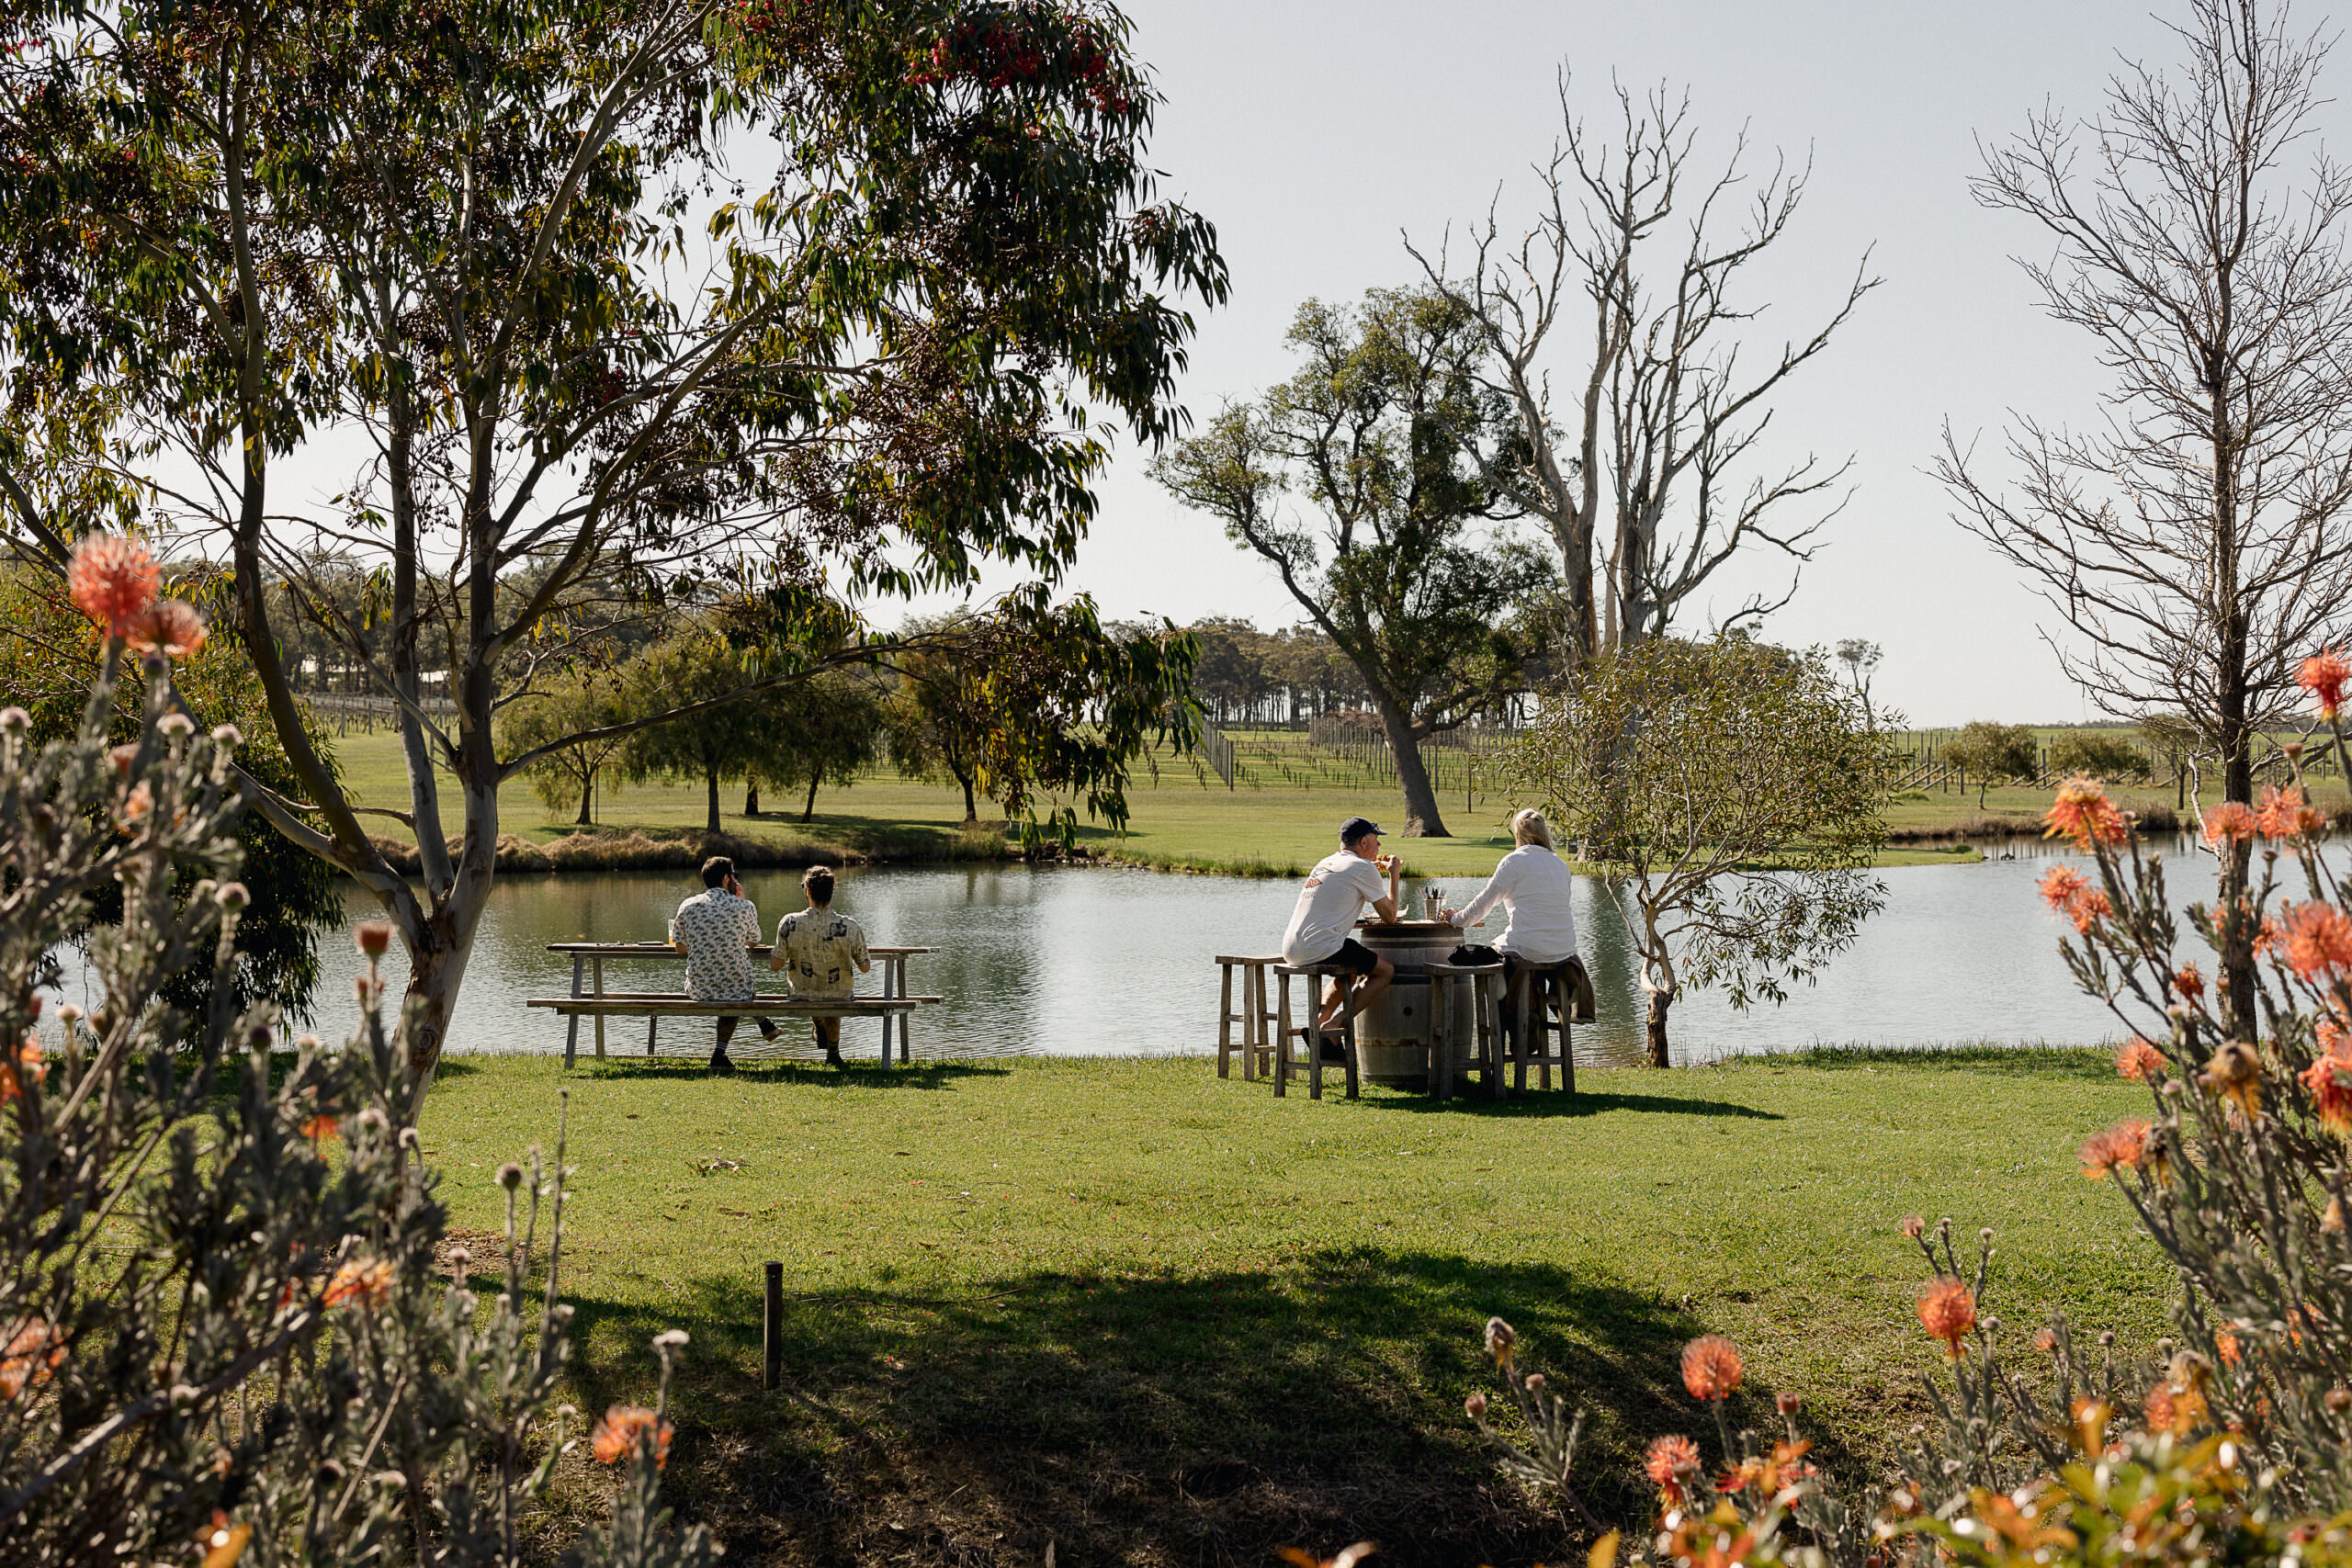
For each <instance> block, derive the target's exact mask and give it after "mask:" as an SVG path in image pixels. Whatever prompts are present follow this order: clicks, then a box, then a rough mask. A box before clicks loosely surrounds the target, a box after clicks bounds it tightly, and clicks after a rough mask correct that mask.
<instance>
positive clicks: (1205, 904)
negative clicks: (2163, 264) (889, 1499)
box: [69, 840, 2213, 1064]
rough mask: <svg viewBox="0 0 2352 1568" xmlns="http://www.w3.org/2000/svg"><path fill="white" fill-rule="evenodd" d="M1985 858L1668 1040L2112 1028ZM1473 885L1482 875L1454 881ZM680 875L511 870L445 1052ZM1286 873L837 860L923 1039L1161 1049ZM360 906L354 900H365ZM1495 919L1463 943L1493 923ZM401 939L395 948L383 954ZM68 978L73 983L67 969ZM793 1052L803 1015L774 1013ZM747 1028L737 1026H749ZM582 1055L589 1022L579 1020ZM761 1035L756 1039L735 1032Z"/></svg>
mask: <svg viewBox="0 0 2352 1568" xmlns="http://www.w3.org/2000/svg"><path fill="white" fill-rule="evenodd" d="M1987 853H1988V855H1989V856H1990V857H1991V858H1988V859H1987V860H1985V861H1984V862H1982V863H1977V864H1970V865H1942V866H1918V867H1904V868H1898V869H1894V870H1889V871H1886V872H1883V873H1882V874H1881V875H1882V876H1883V878H1884V880H1885V883H1886V886H1887V894H1888V897H1887V905H1886V908H1884V909H1883V911H1881V912H1880V913H1879V914H1878V915H1877V916H1875V917H1874V918H1872V919H1871V920H1870V921H1869V922H1867V923H1866V924H1865V925H1864V927H1863V928H1862V931H1861V933H1860V936H1859V938H1858V939H1857V940H1856V942H1855V943H1854V945H1853V947H1852V948H1851V950H1849V952H1847V953H1842V954H1840V955H1838V958H1837V959H1836V960H1834V961H1833V962H1832V963H1831V964H1830V965H1829V968H1828V970H1827V972H1826V974H1825V975H1824V976H1822V978H1821V980H1820V983H1819V984H1818V985H1816V986H1812V987H1804V986H1799V987H1796V988H1795V989H1794V990H1793V992H1792V995H1791V996H1790V998H1789V1000H1788V1001H1787V1003H1786V1004H1784V1005H1782V1006H1779V1007H1774V1006H1770V1005H1769V1004H1768V1005H1762V1006H1758V1007H1757V1008H1755V1009H1753V1010H1750V1011H1748V1012H1746V1013H1740V1012H1736V1011H1734V1010H1732V1009H1731V1008H1730V1007H1729V1006H1727V1005H1726V1004H1725V1003H1724V1000H1723V998H1721V997H1720V996H1717V995H1713V994H1705V993H1701V994H1694V995H1690V996H1687V997H1686V998H1684V1000H1683V1001H1682V1002H1680V1003H1679V1005H1678V1006H1677V1007H1676V1009H1675V1011H1674V1015H1673V1020H1672V1035H1673V1038H1674V1042H1675V1046H1676V1053H1677V1055H1678V1056H1679V1057H1681V1058H1682V1059H1684V1060H1688V1061H1694V1062H1695V1061H1705V1060H1710V1059H1713V1058H1715V1057H1718V1056H1723V1055H1736V1054H1742V1053H1753V1052H1762V1051H1772V1050H1787V1049H1792V1048H1797V1047H1802V1046H1805V1045H1808V1044H1814V1043H1830V1044H1846V1043H1869V1044H1888V1045H1922V1044H1935V1043H1973V1042H1992V1043H2013V1044H2014V1043H2038V1042H2051V1043H2102V1042H2109V1041H2113V1040H2115V1039H2118V1038H2120V1035H2121V1033H2122V1031H2120V1030H2119V1029H2118V1027H2117V1026H2116V1023H2115V1021H2114V1020H2113V1019H2112V1018H2110V1017H2109V1016H2108V1014H2107V1013H2106V1012H2105V1011H2104V1010H2102V1009H2101V1008H2099V1007H2098V1006H2097V1005H2095V1004H2094V1003H2093V1002H2092V1001H2091V1000H2090V999H2089V998H2086V997H2085V996H2083V995H2082V994H2081V993H2080V992H2079V991H2078V990H2076V989H2075V984H2074V981H2073V979H2072V977H2071V976H2069V975H2068V974H2067V972H2066V968H2065V965H2064V963H2063V962H2062V961H2061V959H2060V957H2059V954H2058V938H2059V937H2060V935H2061V934H2062V933H2063V931H2064V925H2063V922H2061V921H2060V920H2059V919H2057V918H2056V917H2054V916H2052V914H2050V913H2049V912H2048V911H2047V910H2046V909H2045V908H2043V907H2042V905H2041V900H2040V898H2039V897H2037V896H2036V893H2035V889H2034V884H2035V882H2036V881H2037V880H2038V879H2039V878H2040V876H2041V873H2042V872H2043V871H2044V870H2046V869H2047V867H2048V865H2049V863H2050V862H2051V861H2052V859H2055V858H2061V857H2062V856H2063V855H2064V852H2062V851H2059V850H2056V849H2053V848H2052V847H2051V846H2049V845H2045V844H2043V843H2041V842H2040V841H2038V840H2018V841H2016V842H2012V843H2006V844H1995V845H1992V846H1989V848H1988V851H1987ZM2168 869H2169V870H2170V871H2171V876H2172V880H2173V882H2174V883H2175V884H2176V886H2175V887H2174V893H2175V896H2176V897H2179V898H2182V899H2184V900H2186V899H2188V898H2200V897H2210V896H2211V890H2212V886H2213V879H2212V870H2211V860H2210V859H2209V858H2207V857H2206V856H2203V855H2201V854H2196V853H2192V852H2188V850H2187V848H2186V846H2176V847H2174V848H2173V849H2172V850H2171V851H2170V852H2169V868H2168ZM745 880H746V886H745V891H746V892H747V893H748V894H749V895H750V896H751V897H752V898H753V899H754V900H755V901H757V903H758V904H759V907H760V910H761V913H762V915H763V919H764V920H765V921H766V923H767V926H768V929H770V930H773V929H774V924H775V919H776V918H777V917H778V916H780V915H781V914H783V913H784V912H785V911H786V909H789V908H797V907H799V904H800V897H799V889H798V886H797V883H798V879H797V875H796V874H793V873H789V872H774V873H759V874H752V875H751V876H749V877H747V878H746V879H745ZM1445 886H1446V888H1447V895H1448V897H1450V898H1451V899H1452V900H1453V901H1454V902H1457V903H1458V902H1465V901H1466V900H1467V897H1468V895H1469V894H1470V893H1472V892H1473V891H1475V889H1476V884H1475V883H1474V882H1472V881H1470V880H1468V879H1453V878H1450V879H1447V880H1446V882H1445ZM692 890H694V879H693V878H692V877H691V876H689V875H684V874H656V873H623V874H603V875H564V876H554V875H540V876H518V877H514V878H510V879H503V880H502V881H501V883H500V885H499V886H498V888H497V890H496V893H495V895H494V896H493V897H492V903H491V907H490V909H489V912H488V914H487V915H486V917H485V919H484V921H483V925H482V931H481V941H480V942H479V944H478V946H477V948H476V951H475V954H474V959H473V964H472V967H471V969H470V970H469V973H468V975H467V977H466V985H465V994H464V997H463V998H462V1000H461V1002H460V1004H459V1008H460V1012H459V1019H458V1025H457V1028H456V1030H455V1035H454V1039H453V1041H452V1049H453V1050H458V1051H500V1052H543V1053H544V1052H560V1051H561V1050H562V1049H563V1041H564V1026H563V1024H562V1022H561V1021H560V1020H558V1019H556V1018H555V1017H553V1016H552V1015H551V1014H549V1013H548V1012H546V1011H543V1010H530V1009H526V1007H525V1006H524V1005H523V1003H524V998H526V997H533V996H553V995H559V994H560V993H562V992H563V991H564V990H565V989H567V988H568V987H569V984H570V978H571V970H570V964H569V961H568V960H567V959H565V958H564V957H562V956H560V955H559V954H555V953H548V951H547V944H548V943H549V942H564V941H576V940H582V939H586V940H591V941H599V942H622V941H642V940H645V939H648V938H659V936H660V935H661V934H662V931H663V927H664V922H665V921H666V919H668V917H669V915H670V913H671V912H672V910H673V909H674V908H676V906H677V903H678V900H679V899H680V898H682V897H684V896H685V895H686V894H687V893H688V892H690V891H692ZM1296 894H1297V884H1296V883H1295V882H1292V881H1286V880H1271V881H1248V880H1241V879H1237V878H1227V877H1215V876H1183V875H1169V874H1160V873H1154V872H1148V871H1130V870H1106V869H1091V868H1073V867H1057V866H1042V867H1031V866H1022V865H1010V866H995V867H986V868H967V867H946V868H933V867H914V868H910V867H875V868H851V869H849V870H848V871H846V872H844V873H843V874H842V886H841V892H840V894H839V896H838V897H836V899H835V903H836V906H837V907H838V908H841V909H842V910H843V911H844V912H846V913H849V914H853V915H854V916H855V917H856V918H857V919H859V920H860V921H862V922H863V923H864V925H865V930H866V933H867V936H868V938H869V940H871V941H873V942H887V943H894V944H901V945H911V946H922V947H932V948H936V949H937V950H938V951H937V952H935V953H931V954H929V955H927V956H920V957H917V958H915V959H913V960H912V967H911V970H910V983H911V985H912V988H913V989H914V990H915V991H917V992H919V993H926V994H933V995H939V996H944V998H946V1000H945V1002H944V1004H942V1005H940V1006H938V1007H934V1008H930V1009H926V1010H924V1011H923V1012H922V1013H921V1014H920V1015H918V1018H917V1021H916V1024H915V1033H914V1041H915V1049H916V1053H917V1055H956V1056H989V1055H1171V1054H1182V1053H1195V1052H1201V1051H1205V1050H1211V1049H1214V1046H1215V1043H1216V1006H1217V970H1216V965H1215V964H1213V963H1211V962H1210V961H1211V959H1212V958H1213V957H1214V956H1215V955H1216V954H1217V953H1262V952H1268V951H1271V950H1272V949H1273V948H1274V947H1276V946H1278V945H1279V943H1280V941H1281V933H1282V930H1283V924H1284V921H1285V920H1286V919H1287V918H1288V916H1289V913H1290V908H1291V905H1292V903H1293V901H1294V900H1295V897H1296ZM351 909H352V915H353V918H354V919H360V918H363V917H364V916H365V915H366V914H368V912H369V911H368V906H367V903H366V901H365V900H364V899H362V898H360V897H357V896H356V894H355V896H354V897H353V898H352V900H351ZM1500 924H1501V921H1500V919H1499V917H1498V919H1497V922H1496V925H1495V928H1494V929H1493V930H1492V931H1487V932H1486V933H1485V934H1484V935H1483V936H1480V937H1477V938H1476V940H1482V941H1483V940H1491V938H1492V937H1493V936H1494V935H1496V934H1498V932H1499V930H1500ZM1577 930H1578V933H1579V937H1580V942H1581V946H1582V950H1583V953H1584V959H1585V962H1586V964H1588V965H1589V967H1590V969H1591V972H1592V976H1593V979H1594V982H1595V986H1596V988H1597V990H1598V992H1599V995H1600V1019H1599V1021H1598V1022H1597V1024H1596V1025H1594V1026H1592V1027H1589V1028H1587V1029H1584V1030H1581V1031H1579V1032H1578V1033H1577V1054H1578V1056H1579V1058H1580V1059H1589V1060H1591V1061H1593V1062H1595V1063H1605V1064H1634V1063H1638V1062H1640V1061H1641V1060H1642V1059H1643V1045H1642V1011H1641V1010H1642V995H1641V989H1640V985H1639V981H1638V972H1637V967H1636V965H1635V964H1634V962H1633V959H1632V956H1631V953H1630V950H1629V946H1628V942H1627V934H1626V931H1625V929H1624V926H1623V921H1622V920H1621V919H1618V918H1617V916H1616V913H1615V908H1614V906H1613V905H1612V904H1611V901H1610V899H1609V897H1608V895H1607V893H1606V891H1605V890H1604V889H1602V888H1601V887H1600V886H1598V885H1597V884H1595V883H1594V882H1592V881H1591V880H1589V879H1579V883H1578V889H1577ZM329 945H330V951H329V953H327V955H326V956H327V969H328V973H327V975H326V977H325V978H324V980H323V981H322V985H321V987H320V991H319V997H320V1003H319V1014H320V1016H319V1018H318V1020H317V1026H318V1027H319V1028H320V1030H321V1032H322V1033H331V1034H334V1033H340V1032H343V1031H345V1030H346V1029H347V1028H349V1026H350V1025H351V1023H352V1021H353V1019H354V1014H355V1010H354V1004H353V1003H352V1001H351V999H350V998H351V978H352V976H354V975H355V974H356V969H357V964H358V959H357V956H356V953H353V952H352V950H351V948H350V947H349V945H348V943H347V942H341V941H337V942H332V943H330V944H329ZM395 954H396V956H397V949H396V950H395ZM680 977H681V972H680V969H679V967H678V965H677V964H674V963H672V964H658V963H656V964H608V965H607V974H606V985H607V987H611V988H616V989H624V988H625V989H636V988H660V989H669V988H674V987H676V986H677V985H678V984H679V983H680ZM70 984H71V982H69V985H70ZM662 1027H663V1041H664V1044H665V1046H667V1047H668V1048H671V1049H674V1050H678V1051H682V1052H683V1051H685V1050H688V1049H698V1050H707V1048H708V1046H707V1041H708V1037H709V1025H708V1024H707V1023H704V1022H702V1021H691V1022H680V1021H670V1022H665V1023H664V1025H663V1026H662ZM877 1029H878V1025H876V1023H874V1022H872V1021H857V1020H853V1021H849V1022H848V1023H847V1024H846V1025H845V1034H844V1040H843V1046H844V1049H845V1050H846V1051H847V1053H848V1054H849V1055H850V1056H851V1057H852V1058H853V1059H855V1058H856V1057H858V1056H859V1055H867V1056H869V1057H870V1055H871V1054H872V1052H873V1050H874V1043H875V1040H876V1031H877ZM745 1033H746V1036H747V1037H748V1036H749V1031H748V1030H747V1031H746V1032H745ZM786 1033H787V1039H788V1040H791V1041H793V1042H794V1043H796V1044H797V1047H799V1048H801V1049H805V1048H806V1043H807V1037H808V1026H807V1025H806V1024H804V1023H790V1024H787V1025H786ZM587 1037H588V1026H587V1025H586V1024H585V1023H583V1024H582V1051H583V1052H585V1051H586V1050H587V1048H588V1043H587ZM609 1040H610V1042H611V1043H609V1044H608V1049H616V1050H622V1051H641V1050H642V1049H643V1025H642V1024H641V1023H640V1022H639V1021H635V1020H628V1019H624V1020H617V1021H615V1022H614V1024H613V1025H612V1029H611V1034H610V1036H609ZM745 1043H747V1044H750V1043H755V1037H750V1038H747V1039H746V1040H745Z"/></svg>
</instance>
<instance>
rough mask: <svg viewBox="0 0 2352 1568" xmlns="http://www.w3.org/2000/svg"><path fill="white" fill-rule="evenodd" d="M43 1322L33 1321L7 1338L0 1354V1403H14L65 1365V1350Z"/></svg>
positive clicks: (49, 1325)
mask: <svg viewBox="0 0 2352 1568" xmlns="http://www.w3.org/2000/svg"><path fill="white" fill-rule="evenodd" d="M64 1362H65V1346H64V1345H63V1343H62V1336H60V1335H59V1334H58V1332H57V1330H56V1328H55V1327H53V1326H52V1325H51V1324H50V1323H49V1322H48V1321H47V1320H46V1319H43V1318H38V1317H36V1318H34V1319H32V1320H31V1321H30V1322H28V1323H27V1324H26V1325H24V1326H23V1327H22V1328H19V1329H18V1330H17V1332H16V1333H15V1334H14V1335H13V1336H11V1337H10V1338H9V1340H8V1348H7V1349H6V1350H5V1351H0V1399H14V1398H16V1397H17V1395H18V1394H20V1393H23V1392H24V1391H25V1390H26V1389H28V1388H39V1387H40V1385H41V1384H43V1383H45V1382H48V1381H49V1374H50V1373H51V1372H52V1371H56V1370H57V1369H58V1368H59V1367H61V1366H62V1365H63V1364H64Z"/></svg>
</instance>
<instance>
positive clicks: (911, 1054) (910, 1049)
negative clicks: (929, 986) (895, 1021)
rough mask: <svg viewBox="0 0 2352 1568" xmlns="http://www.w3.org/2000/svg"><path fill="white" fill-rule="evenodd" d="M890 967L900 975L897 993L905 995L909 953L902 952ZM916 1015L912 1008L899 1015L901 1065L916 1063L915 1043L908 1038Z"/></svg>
mask: <svg viewBox="0 0 2352 1568" xmlns="http://www.w3.org/2000/svg"><path fill="white" fill-rule="evenodd" d="M890 967H891V970H892V972H893V973H894V974H896V975H897V976H898V984H899V989H898V992H897V994H898V995H899V996H902V997H903V996H905V995H906V994H907V955H906V954H905V953H900V954H899V959H898V962H897V963H896V964H892V965H891V966H890ZM914 1016H915V1015H914V1012H913V1010H911V1009H910V1010H907V1011H905V1012H902V1013H900V1014H899V1066H902V1067H906V1066H913V1065H914V1059H915V1048H914V1045H913V1043H911V1042H910V1041H909V1040H908V1039H907V1029H908V1027H909V1026H910V1024H912V1023H913V1022H914Z"/></svg>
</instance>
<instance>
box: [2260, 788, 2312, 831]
mask: <svg viewBox="0 0 2352 1568" xmlns="http://www.w3.org/2000/svg"><path fill="white" fill-rule="evenodd" d="M2254 821H2255V826H2256V827H2257V828H2259V829H2262V836H2263V837H2264V838H2266V839H2315V838H2317V837H2319V835H2321V834H2322V833H2324V832H2326V831H2327V814H2326V813H2325V812H2324V811H2321V810H2319V809H2318V808H2317V807H2314V806H2312V803H2311V802H2310V801H2308V800H2306V799H2304V798H2303V792H2302V791H2301V790H2300V789H2295V788H2292V787H2289V788H2287V789H2268V790H2265V791H2263V792H2262V804H2261V806H2260V807H2258V808H2257V809H2256V812H2255V814H2254Z"/></svg>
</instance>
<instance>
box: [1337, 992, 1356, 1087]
mask: <svg viewBox="0 0 2352 1568" xmlns="http://www.w3.org/2000/svg"><path fill="white" fill-rule="evenodd" d="M1340 1053H1341V1055H1345V1056H1346V1057H1347V1059H1348V1098H1349V1099H1350V1100H1353V1099H1355V1098H1356V980H1355V976H1352V975H1351V976H1348V978H1347V981H1346V983H1345V984H1344V985H1342V986H1341V987H1340Z"/></svg>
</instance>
